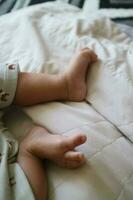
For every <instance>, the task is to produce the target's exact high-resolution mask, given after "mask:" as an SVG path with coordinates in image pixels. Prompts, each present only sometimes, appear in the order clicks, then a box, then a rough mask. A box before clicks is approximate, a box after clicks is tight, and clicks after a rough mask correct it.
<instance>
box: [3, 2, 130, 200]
mask: <svg viewBox="0 0 133 200" xmlns="http://www.w3.org/2000/svg"><path fill="white" fill-rule="evenodd" d="M0 35H1V37H0V47H1V51H0V62H7V61H12V60H18V61H19V64H20V68H21V70H22V71H34V72H44V71H47V72H49V73H58V72H60V71H63V70H64V69H65V68H67V66H68V62H69V60H70V58H71V57H72V55H73V53H74V51H75V50H76V49H77V48H78V46H81V47H86V46H87V47H90V48H92V49H93V50H94V51H95V52H96V53H97V54H98V57H99V62H97V63H96V64H94V65H93V66H92V67H91V70H90V72H89V74H88V82H87V83H88V94H87V98H86V102H82V103H74V102H53V103H47V104H46V103H45V104H42V105H38V106H33V107H29V108H25V109H24V111H26V113H28V114H29V115H30V116H31V117H32V118H33V119H34V120H35V121H36V122H38V123H40V124H42V125H44V126H45V127H47V128H48V129H49V130H50V131H52V132H53V133H59V134H66V135H68V134H73V133H75V132H79V131H80V132H81V131H82V132H84V133H85V134H86V135H87V137H88V140H87V142H86V144H84V145H81V146H80V147H79V149H80V150H81V151H83V152H84V153H85V155H86V159H87V163H86V165H85V166H84V167H82V168H80V169H77V170H67V169H61V168H59V167H57V166H55V165H53V164H51V163H49V164H48V178H49V200H62V199H63V200H68V199H73V200H88V199H93V200H107V199H108V200H114V199H117V200H132V199H133V190H132V188H133V144H132V142H133V66H132V63H133V41H132V40H131V39H130V38H128V37H127V36H126V35H125V34H124V33H121V32H120V31H119V29H118V28H117V26H116V25H115V24H114V23H113V22H111V21H110V20H109V19H107V18H105V17H104V16H99V15H98V16H97V15H85V14H84V13H82V12H81V11H80V10H79V9H77V8H74V7H72V6H69V5H67V4H61V3H47V4H41V5H38V6H35V7H31V8H28V9H24V10H22V11H19V12H14V13H12V14H9V15H6V16H3V17H1V19H0ZM10 115H11V116H12V115H13V114H12V113H10ZM10 115H8V118H10V119H11V117H9V116H10ZM8 124H9V127H13V126H14V127H15V128H13V130H14V132H15V129H16V132H17V126H16V121H15V122H14V120H13V119H12V120H9V119H8ZM12 124H13V125H12Z"/></svg>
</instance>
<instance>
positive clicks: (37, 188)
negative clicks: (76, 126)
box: [17, 126, 86, 200]
mask: <svg viewBox="0 0 133 200" xmlns="http://www.w3.org/2000/svg"><path fill="white" fill-rule="evenodd" d="M85 141H86V136H85V135H83V134H77V135H74V136H69V137H66V136H62V135H52V134H50V133H49V132H48V131H47V130H46V129H45V128H43V127H40V126H35V127H34V128H32V129H31V130H30V131H29V133H28V134H27V136H26V137H25V138H24V139H23V140H22V142H21V144H20V149H19V153H18V159H17V160H18V163H19V164H20V166H21V167H22V169H23V171H24V172H25V174H26V175H27V177H28V180H29V182H30V184H31V187H32V189H33V192H34V194H35V198H36V200H42V199H46V197H47V179H46V174H45V170H44V166H43V164H42V160H44V159H48V160H51V161H53V162H55V163H56V164H58V165H59V166H61V167H68V168H77V167H79V166H81V165H83V164H84V163H85V158H84V155H83V153H81V152H76V151H75V147H77V146H79V145H81V144H83V143H84V142H85Z"/></svg>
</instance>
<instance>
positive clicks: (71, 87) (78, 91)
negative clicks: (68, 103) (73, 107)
mask: <svg viewBox="0 0 133 200" xmlns="http://www.w3.org/2000/svg"><path fill="white" fill-rule="evenodd" d="M96 61H97V55H96V54H95V53H94V52H93V51H92V50H91V49H89V48H84V49H82V50H80V51H79V52H78V53H77V54H76V55H75V57H74V58H73V59H72V61H71V63H70V68H69V70H68V71H67V72H65V77H66V85H67V93H68V94H67V99H68V100H72V101H82V100H84V98H85V97H86V92H87V86H86V76H87V71H88V68H89V66H90V65H91V64H92V63H94V62H96Z"/></svg>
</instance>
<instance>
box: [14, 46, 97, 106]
mask: <svg viewBox="0 0 133 200" xmlns="http://www.w3.org/2000/svg"><path fill="white" fill-rule="evenodd" d="M96 60H97V56H96V54H95V53H94V52H93V51H92V50H90V49H89V48H84V49H82V50H80V51H79V52H77V53H76V54H75V55H74V56H73V58H72V60H71V62H70V64H69V66H68V69H67V71H65V72H64V73H61V74H58V75H50V74H46V73H39V74H38V73H23V72H22V73H20V74H19V78H18V85H17V90H16V95H15V98H14V104H17V105H20V106H26V105H33V104H37V103H43V102H47V101H53V100H72V101H82V100H83V99H84V98H85V96H86V88H87V86H86V75H87V71H88V68H89V67H90V65H91V64H92V63H94V62H95V61H96Z"/></svg>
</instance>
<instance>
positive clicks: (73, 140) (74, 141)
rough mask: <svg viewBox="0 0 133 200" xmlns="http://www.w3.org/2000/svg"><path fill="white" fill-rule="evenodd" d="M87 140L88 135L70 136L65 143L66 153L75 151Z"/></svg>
mask: <svg viewBox="0 0 133 200" xmlns="http://www.w3.org/2000/svg"><path fill="white" fill-rule="evenodd" d="M86 140H87V137H86V135H83V134H78V135H73V136H69V137H67V138H66V141H65V143H64V148H65V150H66V151H68V150H73V149H74V148H75V147H77V146H79V145H81V144H83V143H85V142H86Z"/></svg>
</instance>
